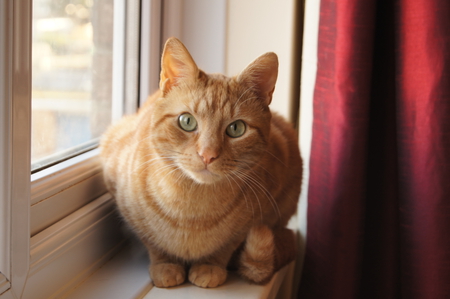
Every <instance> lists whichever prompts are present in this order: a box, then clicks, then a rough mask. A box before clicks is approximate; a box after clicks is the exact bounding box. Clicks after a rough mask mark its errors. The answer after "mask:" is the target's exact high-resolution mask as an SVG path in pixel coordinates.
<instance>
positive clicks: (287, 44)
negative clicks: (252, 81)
mask: <svg viewBox="0 0 450 299" xmlns="http://www.w3.org/2000/svg"><path fill="white" fill-rule="evenodd" d="M227 3H228V17H227V45H226V47H227V53H226V74H227V75H236V74H237V73H239V72H240V71H241V70H242V69H244V68H245V66H247V65H248V64H249V63H250V62H251V61H253V60H254V59H255V58H256V57H258V56H259V55H261V54H263V53H265V52H270V51H271V52H275V53H276V54H277V55H278V59H279V63H280V66H279V70H278V80H277V85H276V87H275V93H274V97H273V101H272V104H271V108H272V110H275V111H278V112H280V113H281V114H282V115H284V116H285V117H287V118H288V117H289V107H290V100H291V75H292V71H293V70H292V67H293V63H292V59H293V45H294V26H293V24H294V16H295V15H294V14H295V0H281V1H280V0H229V1H227Z"/></svg>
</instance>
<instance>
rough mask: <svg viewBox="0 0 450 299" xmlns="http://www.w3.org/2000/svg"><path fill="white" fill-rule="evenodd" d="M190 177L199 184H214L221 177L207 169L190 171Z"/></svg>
mask: <svg viewBox="0 0 450 299" xmlns="http://www.w3.org/2000/svg"><path fill="white" fill-rule="evenodd" d="M189 174H190V177H191V178H192V179H193V180H194V181H196V182H197V183H199V184H214V183H216V182H218V181H220V180H221V179H222V177H221V176H220V175H218V174H215V173H212V172H211V171H209V170H208V169H203V170H200V171H192V172H190V173H189Z"/></svg>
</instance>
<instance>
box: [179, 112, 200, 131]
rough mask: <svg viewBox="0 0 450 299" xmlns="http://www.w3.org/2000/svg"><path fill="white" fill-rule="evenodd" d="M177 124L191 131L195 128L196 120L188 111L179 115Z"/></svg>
mask: <svg viewBox="0 0 450 299" xmlns="http://www.w3.org/2000/svg"><path fill="white" fill-rule="evenodd" d="M178 124H179V125H180V127H181V128H182V129H183V130H185V131H187V132H192V131H194V130H195V129H197V120H196V119H195V117H193V116H192V114H189V113H184V114H181V115H180V117H178Z"/></svg>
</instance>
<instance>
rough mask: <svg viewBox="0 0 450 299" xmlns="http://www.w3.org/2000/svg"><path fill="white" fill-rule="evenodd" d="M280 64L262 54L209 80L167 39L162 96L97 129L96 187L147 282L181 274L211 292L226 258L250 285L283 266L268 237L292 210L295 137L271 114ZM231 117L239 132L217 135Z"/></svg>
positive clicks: (174, 281) (163, 282) (177, 279)
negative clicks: (145, 255) (136, 251)
mask: <svg viewBox="0 0 450 299" xmlns="http://www.w3.org/2000/svg"><path fill="white" fill-rule="evenodd" d="M277 68H278V61H277V57H276V55H275V54H274V53H267V54H264V55H262V56H260V57H259V58H258V59H256V60H255V61H254V62H253V63H252V64H250V65H249V66H248V67H247V68H246V69H245V70H244V71H243V72H242V73H241V74H239V76H236V77H231V78H229V77H225V76H223V75H219V74H206V73H204V72H203V71H201V70H199V69H198V68H197V66H196V65H195V62H194V61H193V60H192V58H191V56H190V55H189V52H188V51H187V50H186V48H185V47H184V46H183V45H182V44H181V42H179V41H178V40H176V39H169V41H168V42H167V43H166V46H165V50H164V53H163V57H162V71H161V83H160V90H159V91H158V92H156V93H155V94H153V95H152V96H151V97H149V99H148V100H147V102H146V103H145V105H144V106H143V107H142V108H141V109H140V110H139V112H138V113H137V114H135V115H131V116H126V117H124V118H123V119H122V120H121V121H119V122H118V123H117V124H115V125H113V126H111V127H110V128H109V129H108V131H107V132H106V133H105V134H104V136H103V138H102V141H101V157H102V161H103V166H104V177H105V182H106V184H107V186H108V188H109V190H110V191H111V193H112V194H113V195H114V196H115V199H116V202H117V206H118V208H119V211H120V212H121V214H122V215H123V218H124V219H125V221H126V222H127V223H128V225H129V226H130V227H131V228H132V229H133V231H134V232H135V233H136V234H137V235H138V236H139V238H140V239H141V240H142V242H143V243H144V244H145V245H146V247H147V248H148V251H149V255H150V259H151V265H150V274H151V276H152V279H153V282H154V284H155V285H156V286H158V287H170V286H175V285H178V284H181V283H182V282H184V281H185V280H186V278H188V279H189V280H190V281H191V282H192V283H194V284H196V285H198V286H201V287H216V286H218V285H220V284H222V283H223V282H224V281H225V280H226V276H227V271H226V268H227V265H228V264H229V261H230V259H231V257H232V255H238V256H239V255H240V256H241V258H238V260H240V261H241V262H240V265H239V266H238V268H239V273H241V275H242V276H243V277H245V278H246V279H248V280H250V281H252V282H255V283H264V282H267V281H268V280H269V279H270V277H271V276H272V275H273V273H274V271H276V270H277V269H278V268H279V267H281V266H282V265H280V264H279V263H278V264H277V262H276V261H277V260H279V258H278V257H277V255H279V254H282V253H280V248H278V247H279V246H278V247H277V244H276V242H277V241H276V240H277V238H276V234H277V231H278V230H279V229H280V228H283V227H285V226H286V224H287V222H288V220H289V218H290V217H291V216H292V214H294V213H295V210H296V207H297V201H298V196H299V193H300V183H301V176H300V175H299V174H300V173H301V171H302V162H301V159H300V154H299V150H298V146H297V138H296V133H295V131H294V130H293V129H292V127H291V125H290V124H288V123H287V122H286V121H285V120H284V119H282V117H280V116H279V115H277V114H275V113H271V112H270V109H269V107H268V105H269V104H270V101H271V100H272V93H273V90H274V87H275V81H276V76H277ZM183 113H190V114H191V115H193V116H194V117H195V119H196V120H197V128H196V130H195V131H192V132H186V131H184V130H183V129H182V128H181V127H180V125H179V123H178V117H179V116H180V115H181V114H183ZM236 120H242V121H244V122H245V124H246V131H245V133H244V134H243V135H242V136H241V137H238V138H232V137H230V136H228V135H227V134H226V130H227V127H228V126H229V125H230V124H231V123H232V122H234V121H236ZM206 155H208V156H210V157H211V159H210V161H209V162H205V161H207V160H205V156H206ZM274 234H275V235H274ZM284 243H286V244H284ZM284 243H283V244H284V245H283V247H284V248H285V250H287V251H290V252H292V250H293V248H295V247H294V244H293V242H292V240H291V241H289V242H284ZM244 244H245V245H244ZM242 248H243V249H242ZM267 248H272V249H270V250H266V249H267ZM276 248H278V249H276ZM283 250H284V249H283V248H281V251H283ZM237 251H239V252H237ZM261 252H264V253H268V254H267V255H261V254H259V253H261ZM287 262H288V261H284V262H283V264H286V263H287Z"/></svg>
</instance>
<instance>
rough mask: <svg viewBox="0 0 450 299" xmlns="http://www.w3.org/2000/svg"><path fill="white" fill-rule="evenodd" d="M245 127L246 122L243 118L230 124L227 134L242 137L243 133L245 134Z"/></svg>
mask: <svg viewBox="0 0 450 299" xmlns="http://www.w3.org/2000/svg"><path fill="white" fill-rule="evenodd" d="M245 129H246V125H245V122H243V121H242V120H237V121H235V122H232V123H231V124H229V125H228V127H227V135H228V136H230V137H233V138H237V137H241V136H242V135H244V133H245Z"/></svg>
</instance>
